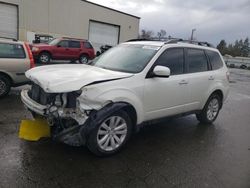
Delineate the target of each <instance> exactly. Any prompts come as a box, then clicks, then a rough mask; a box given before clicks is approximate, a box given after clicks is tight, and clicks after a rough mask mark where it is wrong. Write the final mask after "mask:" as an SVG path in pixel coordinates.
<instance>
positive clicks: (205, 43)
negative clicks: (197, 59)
mask: <svg viewBox="0 0 250 188" xmlns="http://www.w3.org/2000/svg"><path fill="white" fill-rule="evenodd" d="M135 41H161V42H165V44H176V43H178V42H185V43H190V44H196V45H199V46H207V47H211V48H214V46H213V45H212V44H210V43H208V42H201V41H195V40H184V39H181V38H169V39H167V40H159V39H145V38H142V39H130V40H128V41H127V42H135Z"/></svg>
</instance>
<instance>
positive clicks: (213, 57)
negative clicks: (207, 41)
mask: <svg viewBox="0 0 250 188" xmlns="http://www.w3.org/2000/svg"><path fill="white" fill-rule="evenodd" d="M206 54H207V55H208V58H209V60H210V63H211V66H212V70H217V69H219V68H221V67H223V62H222V60H221V57H220V55H219V54H218V53H217V52H214V51H210V50H207V51H206Z"/></svg>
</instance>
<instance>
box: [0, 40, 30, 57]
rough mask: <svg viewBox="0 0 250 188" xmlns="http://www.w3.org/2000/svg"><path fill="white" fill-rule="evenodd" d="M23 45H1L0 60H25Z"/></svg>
mask: <svg viewBox="0 0 250 188" xmlns="http://www.w3.org/2000/svg"><path fill="white" fill-rule="evenodd" d="M25 57H26V55H25V52H24V49H23V45H21V44H8V43H0V58H17V59H19V58H20V59H22V58H25Z"/></svg>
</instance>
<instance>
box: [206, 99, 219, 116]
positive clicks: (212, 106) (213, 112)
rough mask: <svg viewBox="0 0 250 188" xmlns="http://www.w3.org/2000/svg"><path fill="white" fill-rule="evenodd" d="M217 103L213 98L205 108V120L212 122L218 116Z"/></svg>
mask: <svg viewBox="0 0 250 188" xmlns="http://www.w3.org/2000/svg"><path fill="white" fill-rule="evenodd" d="M219 106H220V105H219V101H218V99H216V98H214V99H212V100H211V101H210V102H209V104H208V108H207V119H208V120H210V121H212V120H213V119H214V118H215V117H216V116H217V114H218V112H219Z"/></svg>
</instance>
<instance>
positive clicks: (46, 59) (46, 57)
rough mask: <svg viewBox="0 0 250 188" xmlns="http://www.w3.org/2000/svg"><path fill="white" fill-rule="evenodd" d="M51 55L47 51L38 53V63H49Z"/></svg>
mask: <svg viewBox="0 0 250 188" xmlns="http://www.w3.org/2000/svg"><path fill="white" fill-rule="evenodd" d="M50 60H51V57H50V54H49V53H47V52H42V53H41V54H40V55H39V63H50Z"/></svg>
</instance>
